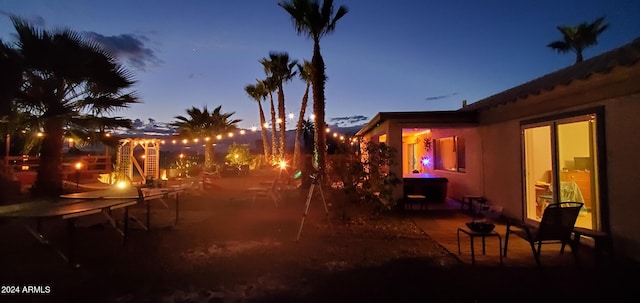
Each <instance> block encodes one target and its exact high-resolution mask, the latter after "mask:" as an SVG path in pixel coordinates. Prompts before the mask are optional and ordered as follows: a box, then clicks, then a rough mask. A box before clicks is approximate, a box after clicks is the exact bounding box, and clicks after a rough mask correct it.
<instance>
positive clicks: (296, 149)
mask: <svg viewBox="0 0 640 303" xmlns="http://www.w3.org/2000/svg"><path fill="white" fill-rule="evenodd" d="M310 85H311V84H310V83H307V88H306V89H305V90H304V96H302V104H301V105H300V116H298V124H296V136H295V142H294V146H293V162H292V165H293V167H295V168H302V161H301V158H300V135H301V134H302V123H304V115H305V112H306V110H307V103H308V102H309V86H310Z"/></svg>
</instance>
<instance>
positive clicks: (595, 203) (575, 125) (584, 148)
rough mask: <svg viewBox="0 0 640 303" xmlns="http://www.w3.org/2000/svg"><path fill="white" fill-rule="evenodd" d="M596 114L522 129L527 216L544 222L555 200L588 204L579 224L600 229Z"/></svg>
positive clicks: (584, 208) (532, 125)
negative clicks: (545, 212) (546, 211)
mask: <svg viewBox="0 0 640 303" xmlns="http://www.w3.org/2000/svg"><path fill="white" fill-rule="evenodd" d="M596 123H597V121H596V115H595V114H587V115H579V116H573V117H567V118H561V119H554V120H549V121H543V122H538V123H535V124H528V125H527V124H525V125H523V126H522V128H523V129H522V136H523V140H522V142H523V163H524V172H525V178H524V180H525V184H524V192H525V203H526V205H525V217H526V218H527V219H530V220H534V221H539V220H540V217H541V215H542V212H543V211H544V209H545V207H546V206H547V205H549V204H550V203H554V202H558V201H560V202H566V201H575V202H582V203H584V206H583V209H582V211H581V213H580V216H579V218H578V221H577V223H576V226H580V227H585V228H589V229H600V225H601V220H600V218H599V216H600V211H599V210H600V201H599V199H598V196H599V194H598V182H597V175H598V174H597V172H598V166H597V161H596V158H597V148H596V146H597V144H596V142H597V140H598V138H597V137H596V132H595V129H596V128H595V126H596Z"/></svg>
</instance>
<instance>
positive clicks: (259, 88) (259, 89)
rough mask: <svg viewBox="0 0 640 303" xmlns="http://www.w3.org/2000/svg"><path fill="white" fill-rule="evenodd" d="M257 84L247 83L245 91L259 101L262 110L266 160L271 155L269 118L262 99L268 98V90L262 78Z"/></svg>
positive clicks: (261, 121)
mask: <svg viewBox="0 0 640 303" xmlns="http://www.w3.org/2000/svg"><path fill="white" fill-rule="evenodd" d="M257 82H258V83H256V84H247V85H246V86H245V87H244V91H245V92H246V93H247V95H249V97H251V98H253V99H254V100H255V101H256V102H257V103H258V110H259V112H260V129H261V135H262V148H263V150H264V158H265V160H267V161H268V160H269V159H270V158H271V155H270V154H269V139H268V137H267V127H266V126H265V124H266V123H267V120H266V119H265V117H264V110H263V109H262V100H264V99H266V98H267V94H268V93H267V90H266V88H265V87H264V83H263V82H262V81H260V80H258V81H257Z"/></svg>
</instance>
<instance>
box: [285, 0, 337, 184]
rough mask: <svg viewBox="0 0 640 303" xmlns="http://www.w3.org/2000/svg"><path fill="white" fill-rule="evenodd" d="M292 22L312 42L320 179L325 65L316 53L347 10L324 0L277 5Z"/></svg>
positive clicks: (323, 150) (323, 158)
mask: <svg viewBox="0 0 640 303" xmlns="http://www.w3.org/2000/svg"><path fill="white" fill-rule="evenodd" d="M278 5H279V6H280V7H282V8H283V9H284V10H285V11H287V13H289V15H290V16H291V19H293V22H294V26H295V29H296V32H297V33H298V34H299V35H305V36H307V37H309V38H311V39H312V40H313V57H312V58H311V66H312V74H311V85H312V87H313V88H312V90H313V114H314V115H315V117H316V118H315V119H316V121H315V148H316V152H317V153H318V159H317V161H318V162H317V163H318V164H317V169H318V170H319V171H320V174H321V176H324V175H325V170H326V157H327V151H326V148H325V146H326V141H327V138H326V134H325V128H326V123H325V96H324V85H325V81H326V80H327V78H326V75H325V64H324V59H323V58H322V54H320V38H322V37H323V36H325V35H327V34H329V33H332V32H333V31H334V30H335V28H336V23H337V22H338V20H340V19H341V18H342V17H344V15H345V14H347V12H348V11H349V10H348V9H347V7H346V6H343V5H341V6H340V7H339V8H338V10H337V11H335V14H334V9H333V0H324V1H322V5H320V4H319V3H318V1H317V0H291V1H284V2H279V3H278Z"/></svg>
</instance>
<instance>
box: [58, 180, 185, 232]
mask: <svg viewBox="0 0 640 303" xmlns="http://www.w3.org/2000/svg"><path fill="white" fill-rule="evenodd" d="M184 191H185V188H184V187H180V186H176V187H166V188H145V187H125V188H118V187H114V188H108V189H103V190H94V191H86V192H79V193H72V194H65V195H61V196H60V198H62V199H122V198H127V199H136V200H137V201H138V203H140V204H142V203H145V206H146V224H142V222H141V221H140V220H138V219H137V218H136V217H135V216H130V218H131V219H133V220H134V221H136V222H137V223H138V224H140V225H141V226H142V227H143V228H144V229H145V230H149V229H150V228H151V225H150V224H151V202H152V201H157V202H159V203H162V204H163V205H164V206H165V207H166V208H169V205H168V204H167V202H166V199H167V198H170V197H173V198H174V200H175V223H176V224H177V223H178V218H179V215H180V199H179V196H180V194H181V193H183V192H184Z"/></svg>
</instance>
